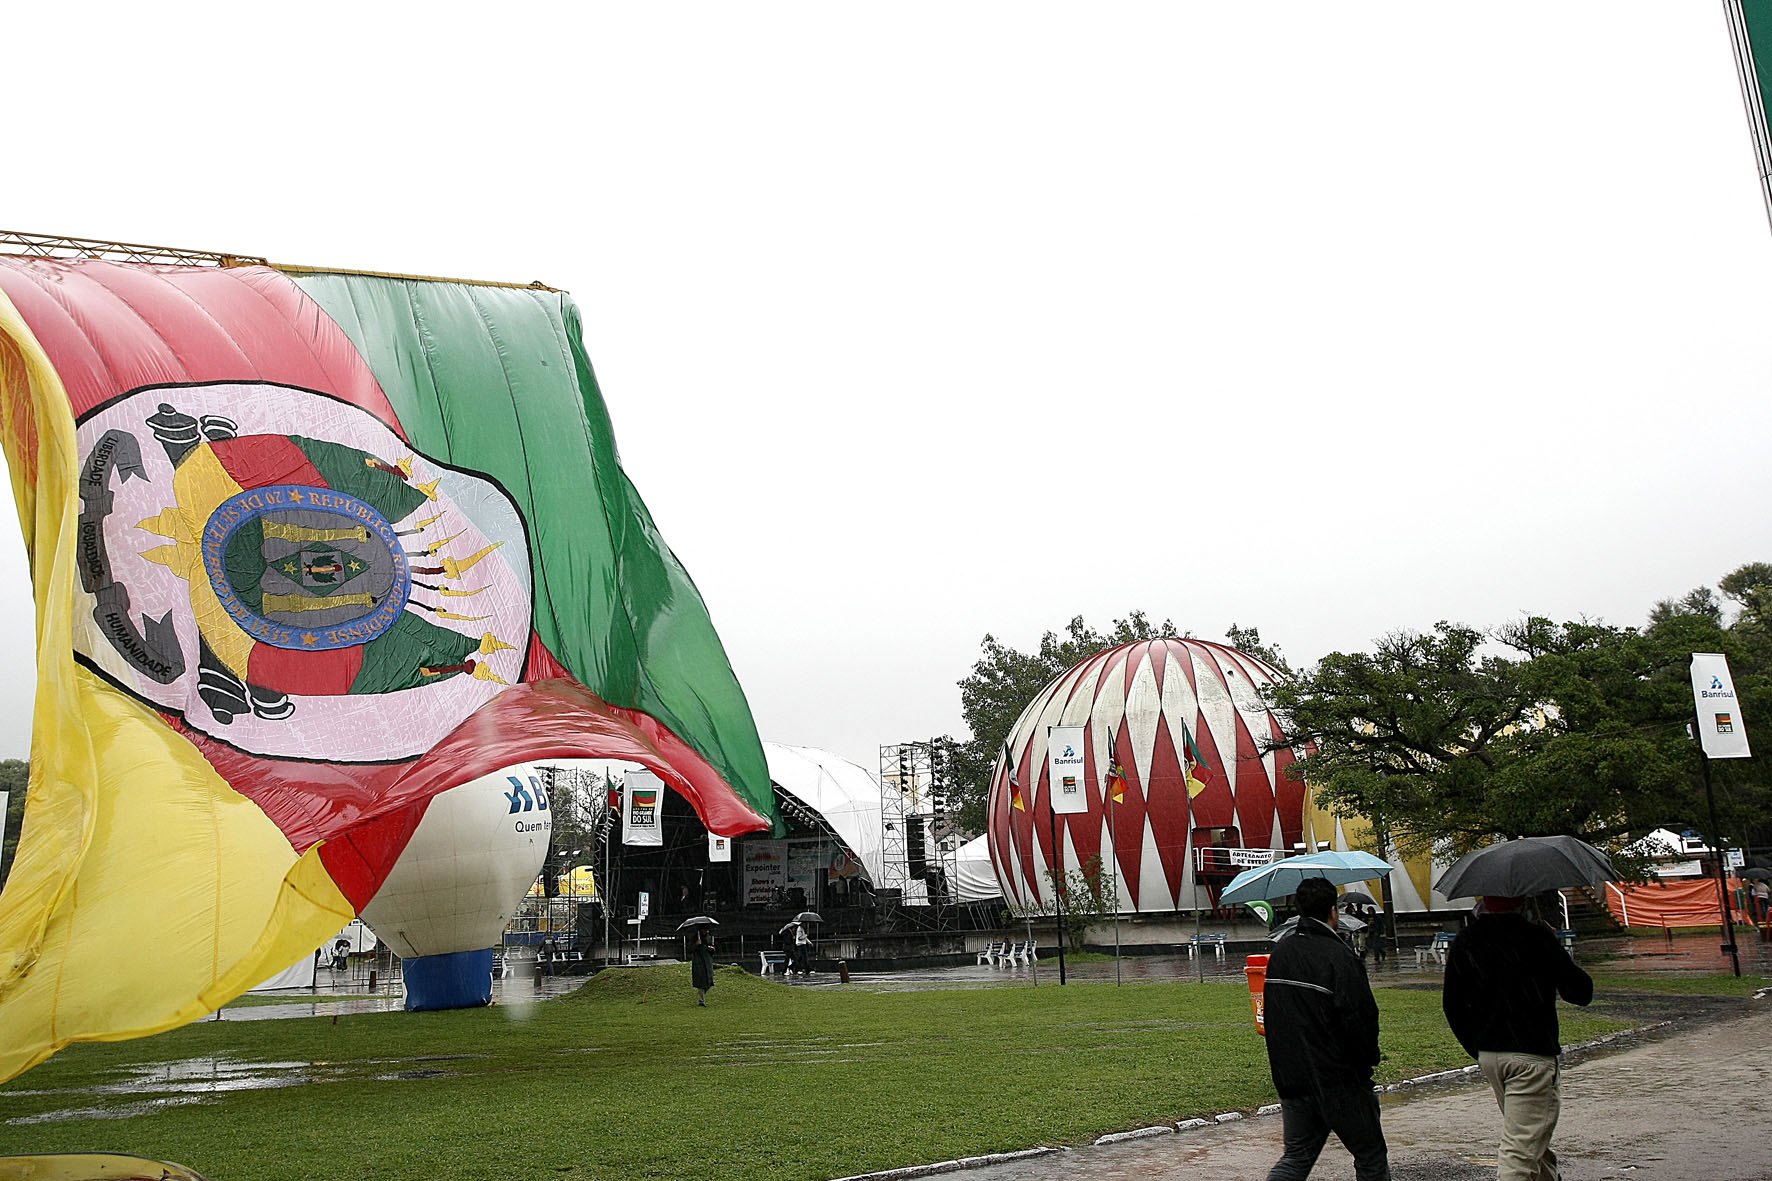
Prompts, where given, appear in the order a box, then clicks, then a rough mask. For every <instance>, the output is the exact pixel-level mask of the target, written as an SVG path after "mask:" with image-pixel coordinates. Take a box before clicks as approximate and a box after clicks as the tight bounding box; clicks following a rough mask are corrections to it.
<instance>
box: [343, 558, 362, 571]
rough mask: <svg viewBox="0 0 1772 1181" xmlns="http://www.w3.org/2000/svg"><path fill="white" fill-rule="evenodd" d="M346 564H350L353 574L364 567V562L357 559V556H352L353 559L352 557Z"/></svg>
mask: <svg viewBox="0 0 1772 1181" xmlns="http://www.w3.org/2000/svg"><path fill="white" fill-rule="evenodd" d="M346 564H347V565H348V566H350V568H351V573H353V574H355V573H356V572H357V571H359V570H361V569H363V563H362V562H359V561H358V560H357V559H356V558H352V559H351V560H350V561H349V562H348V563H346Z"/></svg>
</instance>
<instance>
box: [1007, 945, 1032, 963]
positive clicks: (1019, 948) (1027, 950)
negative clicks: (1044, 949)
mask: <svg viewBox="0 0 1772 1181" xmlns="http://www.w3.org/2000/svg"><path fill="white" fill-rule="evenodd" d="M1033 960H1034V941H1033V940H1032V939H1023V940H1022V941H1021V942H1020V943H1011V944H1010V945H1009V947H1008V948H1007V949H1006V950H1005V951H1004V952H1003V962H1004V963H1006V964H1029V963H1032V962H1033Z"/></svg>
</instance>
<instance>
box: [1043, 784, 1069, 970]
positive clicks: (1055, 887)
mask: <svg viewBox="0 0 1772 1181" xmlns="http://www.w3.org/2000/svg"><path fill="white" fill-rule="evenodd" d="M1048 790H1050V789H1048ZM1046 805H1047V806H1046V819H1047V820H1048V821H1049V822H1050V826H1051V829H1052V916H1053V918H1054V919H1055V920H1056V921H1057V923H1058V982H1059V983H1060V984H1063V983H1065V978H1064V890H1063V889H1061V888H1060V886H1059V881H1060V879H1059V876H1058V875H1059V871H1060V870H1062V869H1063V868H1064V850H1062V849H1060V848H1059V847H1058V810H1057V809H1056V808H1054V807H1052V801H1051V800H1047V801H1046Z"/></svg>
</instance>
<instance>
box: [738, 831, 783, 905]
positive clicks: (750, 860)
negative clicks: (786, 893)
mask: <svg viewBox="0 0 1772 1181" xmlns="http://www.w3.org/2000/svg"><path fill="white" fill-rule="evenodd" d="M787 885H788V843H787V842H786V841H764V840H758V839H755V838H751V839H747V840H746V841H745V843H744V901H745V905H746V906H768V905H769V904H770V903H772V902H774V901H776V900H777V896H778V894H779V893H780V892H781V891H783V890H786V889H787Z"/></svg>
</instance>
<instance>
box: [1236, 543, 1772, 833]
mask: <svg viewBox="0 0 1772 1181" xmlns="http://www.w3.org/2000/svg"><path fill="white" fill-rule="evenodd" d="M1762 565H1763V564H1758V563H1756V564H1753V565H1750V566H1744V567H1742V568H1741V569H1740V570H1738V571H1736V572H1735V573H1734V574H1731V575H1730V576H1729V578H1727V579H1725V580H1724V582H1725V593H1726V594H1728V595H1729V597H1730V598H1731V599H1733V600H1735V601H1736V602H1738V603H1740V604H1742V610H1741V612H1740V614H1739V615H1738V617H1737V619H1736V620H1735V621H1734V623H1732V624H1725V622H1724V618H1723V615H1724V613H1723V609H1722V605H1721V601H1720V600H1719V599H1718V598H1717V597H1716V595H1715V594H1713V593H1710V592H1709V590H1708V588H1702V587H1701V588H1699V589H1698V590H1697V591H1694V592H1691V593H1689V594H1687V595H1685V596H1683V597H1682V598H1679V599H1667V600H1663V601H1662V602H1660V603H1658V604H1656V606H1655V607H1654V609H1653V610H1652V611H1651V612H1650V617H1649V622H1648V624H1647V625H1646V626H1645V627H1643V628H1641V629H1637V628H1629V627H1615V626H1611V625H1607V624H1602V623H1596V622H1591V621H1578V622H1571V623H1562V624H1556V623H1552V622H1551V621H1550V620H1547V619H1543V618H1540V617H1531V616H1529V617H1526V618H1524V619H1521V620H1519V621H1517V622H1515V623H1512V624H1509V625H1507V626H1505V627H1502V628H1499V629H1496V630H1494V631H1493V632H1483V631H1479V630H1477V629H1474V628H1470V627H1465V626H1461V625H1455V624H1449V623H1441V624H1438V625H1436V627H1435V628H1434V630H1433V631H1432V632H1430V633H1426V634H1419V633H1413V632H1396V633H1393V634H1391V635H1389V636H1386V637H1384V638H1383V639H1381V640H1380V641H1378V643H1377V644H1376V645H1375V646H1374V650H1373V651H1372V652H1371V653H1353V654H1347V653H1340V652H1336V653H1331V654H1330V655H1328V656H1326V657H1324V658H1323V660H1322V661H1320V662H1319V663H1318V664H1317V665H1316V666H1314V667H1313V668H1310V669H1307V670H1303V671H1301V672H1298V673H1294V674H1292V675H1290V676H1288V677H1287V678H1285V679H1284V681H1283V682H1282V683H1281V684H1279V685H1278V686H1276V687H1275V688H1274V689H1273V691H1272V693H1271V697H1272V699H1273V703H1274V705H1275V706H1276V708H1277V709H1278V710H1280V711H1281V713H1282V716H1284V717H1286V718H1288V719H1289V725H1290V727H1291V738H1292V740H1294V741H1297V740H1309V741H1311V742H1314V743H1315V744H1316V748H1317V749H1316V751H1315V752H1314V753H1313V754H1311V755H1310V756H1308V757H1307V758H1305V759H1304V760H1303V761H1302V762H1301V764H1300V765H1299V767H1298V770H1297V771H1296V772H1294V773H1295V774H1302V775H1303V776H1305V777H1306V778H1308V779H1309V780H1310V781H1311V782H1312V783H1313V784H1314V785H1315V786H1316V791H1317V799H1318V801H1319V802H1320V803H1323V804H1325V805H1326V806H1328V807H1330V808H1332V809H1333V810H1335V811H1337V812H1340V813H1342V814H1344V815H1346V814H1358V815H1364V816H1367V817H1370V818H1372V819H1373V820H1374V822H1375V826H1376V827H1377V828H1378V829H1379V830H1380V831H1382V832H1386V833H1388V834H1389V835H1390V837H1391V838H1393V839H1394V841H1395V843H1396V845H1397V847H1398V848H1399V849H1401V850H1402V851H1404V852H1406V853H1415V852H1420V851H1423V850H1425V849H1426V848H1427V847H1429V846H1431V845H1434V844H1437V843H1438V844H1443V845H1445V846H1449V847H1450V849H1451V850H1452V851H1455V852H1456V851H1461V850H1464V849H1467V848H1469V847H1471V846H1473V845H1475V844H1478V843H1480V842H1482V841H1484V840H1486V839H1488V838H1489V837H1490V836H1492V835H1494V834H1497V833H1499V834H1503V835H1507V836H1536V835H1548V834H1553V833H1575V834H1578V835H1581V836H1584V837H1586V838H1588V839H1590V840H1596V841H1601V842H1605V841H1609V840H1613V839H1616V838H1623V837H1625V836H1627V835H1630V836H1640V835H1642V834H1643V833H1646V832H1648V831H1649V830H1650V829H1653V828H1656V827H1662V826H1667V827H1672V828H1675V829H1681V828H1696V829H1700V830H1707V829H1708V827H1709V824H1708V819H1707V814H1706V808H1705V804H1704V796H1703V790H1702V784H1701V779H1700V776H1699V769H1700V762H1699V751H1698V747H1697V744H1696V743H1694V742H1693V741H1692V739H1691V734H1690V731H1689V729H1688V723H1690V722H1691V721H1692V720H1693V710H1692V695H1691V686H1690V680H1689V676H1688V668H1689V665H1690V660H1691V654H1692V653H1693V652H1722V653H1724V654H1725V655H1727V656H1728V657H1729V660H1730V666H1731V669H1732V670H1733V671H1734V674H1735V680H1736V688H1737V690H1738V692H1740V694H1741V697H1742V707H1743V712H1744V714H1745V715H1746V716H1747V717H1749V718H1753V717H1756V716H1757V717H1768V718H1772V714H1769V713H1768V712H1767V710H1768V709H1772V637H1768V636H1767V634H1766V632H1765V629H1764V628H1762V627H1760V626H1759V623H1758V620H1759V618H1760V617H1759V616H1758V614H1757V613H1755V611H1754V610H1752V609H1751V607H1750V605H1751V604H1753V603H1755V602H1757V601H1758V600H1757V599H1756V596H1758V595H1760V594H1761V593H1763V592H1762V588H1765V587H1768V586H1772V577H1768V575H1772V568H1766V569H1765V570H1761V569H1759V567H1761V566H1762ZM1712 771H1713V778H1714V779H1715V780H1716V781H1717V786H1718V810H1719V814H1720V819H1721V822H1722V824H1723V827H1724V828H1725V830H1726V833H1727V834H1728V835H1729V836H1730V837H1731V839H1733V840H1738V841H1739V840H1744V839H1750V840H1751V839H1754V838H1755V836H1756V835H1763V830H1764V827H1765V825H1766V819H1765V818H1766V816H1767V810H1768V804H1772V790H1769V788H1772V785H1769V784H1768V782H1767V776H1766V774H1765V773H1764V772H1761V771H1759V770H1758V769H1757V768H1756V767H1755V766H1754V765H1753V761H1751V760H1742V761H1731V762H1729V763H1725V764H1718V765H1717V766H1715V767H1713V769H1712Z"/></svg>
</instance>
